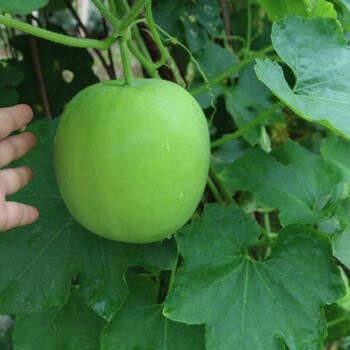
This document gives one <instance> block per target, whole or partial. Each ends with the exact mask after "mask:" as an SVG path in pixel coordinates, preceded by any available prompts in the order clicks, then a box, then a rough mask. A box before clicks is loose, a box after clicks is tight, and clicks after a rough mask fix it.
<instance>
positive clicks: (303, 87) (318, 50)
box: [255, 16, 350, 137]
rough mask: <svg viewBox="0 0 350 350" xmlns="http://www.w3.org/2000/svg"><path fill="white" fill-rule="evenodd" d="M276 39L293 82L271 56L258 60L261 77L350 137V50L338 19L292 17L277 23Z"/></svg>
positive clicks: (299, 109)
mask: <svg viewBox="0 0 350 350" xmlns="http://www.w3.org/2000/svg"><path fill="white" fill-rule="evenodd" d="M272 43H273V45H274V47H275V49H276V51H277V53H278V54H279V56H280V57H281V58H282V60H283V61H284V62H285V63H286V64H287V65H288V66H289V67H290V68H291V70H292V71H293V74H294V76H295V84H294V86H293V87H292V88H291V87H290V86H289V85H288V83H287V81H286V79H285V77H284V74H283V70H282V68H281V66H280V65H279V64H278V63H277V62H274V61H271V60H269V59H265V60H262V59H259V60H257V65H256V68H255V70H256V73H257V75H258V77H259V79H260V80H261V81H262V82H263V83H264V84H266V85H267V86H268V87H269V88H270V89H271V91H272V92H273V93H274V94H275V95H276V96H278V98H279V99H281V100H282V101H284V102H285V103H286V104H287V105H288V106H289V107H290V108H291V109H292V110H293V111H294V112H295V113H296V114H298V115H299V116H301V117H302V118H305V119H306V120H309V121H313V122H317V123H319V124H321V125H323V126H326V127H327V128H330V129H331V130H334V131H336V132H338V133H339V134H341V135H344V136H347V137H350V114H349V106H350V102H349V101H350V92H349V91H350V49H349V46H348V44H347V41H346V40H345V38H344V36H343V33H342V31H341V29H340V27H339V26H338V24H337V22H336V21H335V20H333V19H329V18H314V19H303V18H301V17H296V16H289V17H286V18H284V19H283V20H281V21H280V22H278V23H275V24H274V25H273V29H272Z"/></svg>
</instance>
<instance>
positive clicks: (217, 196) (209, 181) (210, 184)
mask: <svg viewBox="0 0 350 350" xmlns="http://www.w3.org/2000/svg"><path fill="white" fill-rule="evenodd" d="M207 184H208V187H209V188H210V191H211V193H212V194H213V196H214V197H215V200H216V201H217V202H218V203H220V204H225V201H224V199H223V198H222V196H221V193H220V192H219V190H218V189H217V188H216V185H215V183H214V181H213V180H212V179H211V178H210V176H208V179H207Z"/></svg>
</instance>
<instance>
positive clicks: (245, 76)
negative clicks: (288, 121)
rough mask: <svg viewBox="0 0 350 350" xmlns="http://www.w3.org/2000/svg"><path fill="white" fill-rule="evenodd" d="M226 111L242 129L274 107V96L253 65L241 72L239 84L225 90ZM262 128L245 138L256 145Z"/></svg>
mask: <svg viewBox="0 0 350 350" xmlns="http://www.w3.org/2000/svg"><path fill="white" fill-rule="evenodd" d="M225 103H226V109H227V111H228V112H229V113H230V115H231V116H232V118H233V120H234V121H235V123H236V125H237V126H238V128H242V127H244V126H245V125H247V124H248V123H249V122H251V121H252V120H253V119H255V118H257V117H258V116H259V115H260V114H261V113H263V112H264V111H266V110H267V109H269V108H271V107H272V105H273V95H272V93H271V92H270V90H269V89H267V88H266V86H265V85H264V84H262V83H261V82H260V81H259V80H258V79H257V77H256V74H255V73H254V69H253V64H250V65H248V66H246V67H245V68H243V69H242V70H241V71H240V75H239V81H238V84H237V85H235V86H232V87H230V88H228V89H226V90H225ZM259 131H260V126H257V127H255V128H253V129H251V130H249V131H248V132H246V133H245V134H244V135H243V137H244V138H245V139H246V140H247V141H248V142H249V143H250V144H251V145H255V144H256V143H257V142H258V140H259Z"/></svg>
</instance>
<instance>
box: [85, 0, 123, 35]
mask: <svg viewBox="0 0 350 350" xmlns="http://www.w3.org/2000/svg"><path fill="white" fill-rule="evenodd" d="M92 2H93V3H94V5H95V6H96V7H97V9H98V10H99V11H100V12H101V14H102V16H103V17H104V18H105V19H106V20H107V21H108V22H109V23H110V24H111V25H112V26H113V28H114V29H117V28H118V27H119V26H120V21H119V20H118V18H116V17H114V15H113V13H112V12H111V11H110V10H109V9H108V8H107V7H106V6H105V5H104V4H103V2H102V1H101V0H92Z"/></svg>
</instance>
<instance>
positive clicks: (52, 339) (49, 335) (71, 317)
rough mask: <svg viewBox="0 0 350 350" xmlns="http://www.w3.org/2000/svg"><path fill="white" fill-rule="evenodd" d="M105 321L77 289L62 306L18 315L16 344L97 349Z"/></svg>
mask: <svg viewBox="0 0 350 350" xmlns="http://www.w3.org/2000/svg"><path fill="white" fill-rule="evenodd" d="M105 323H106V322H105V320H104V319H103V318H101V317H99V316H98V315H97V314H96V313H94V312H93V311H92V310H91V309H90V308H88V307H87V306H86V304H85V303H84V301H83V300H82V298H81V296H80V295H79V294H78V293H75V292H74V293H72V296H71V297H70V298H69V300H68V302H67V304H66V305H64V306H63V307H59V308H52V309H48V310H43V311H40V312H36V313H32V314H30V315H20V316H18V317H17V318H16V321H15V328H14V347H15V349H17V350H62V349H64V350H77V349H84V350H96V349H98V348H99V343H100V332H101V330H102V327H103V326H104V324H105Z"/></svg>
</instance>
